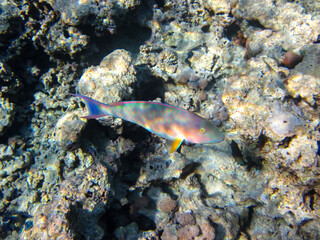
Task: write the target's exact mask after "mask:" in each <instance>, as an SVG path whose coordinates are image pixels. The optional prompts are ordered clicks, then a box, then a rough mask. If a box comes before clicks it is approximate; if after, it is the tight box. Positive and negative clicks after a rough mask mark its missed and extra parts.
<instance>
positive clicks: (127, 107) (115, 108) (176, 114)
mask: <svg viewBox="0 0 320 240" xmlns="http://www.w3.org/2000/svg"><path fill="white" fill-rule="evenodd" d="M71 95H73V96H76V97H79V98H82V100H83V101H84V102H85V104H86V106H87V109H88V111H89V115H88V116H85V117H83V118H86V119H91V118H100V117H103V116H106V115H111V116H113V117H118V118H122V119H123V120H126V121H129V122H132V123H135V124H138V125H140V126H141V127H143V128H145V129H147V130H148V131H150V132H151V133H154V134H156V135H158V136H160V137H163V138H166V139H169V140H171V141H173V143H172V145H171V148H170V153H173V152H174V151H176V150H177V149H178V148H179V147H180V145H181V143H182V142H183V141H187V142H191V143H218V142H221V141H223V140H224V135H223V134H222V133H221V132H220V131H219V130H218V128H217V127H215V126H214V125H213V123H212V122H211V121H209V120H207V119H204V118H202V117H200V116H199V115H197V114H195V113H192V112H189V111H187V110H185V109H182V108H179V107H175V106H171V105H168V104H164V103H157V102H148V101H127V102H116V103H111V104H104V103H101V102H98V101H96V100H94V99H92V98H89V97H86V96H83V95H79V94H71Z"/></svg>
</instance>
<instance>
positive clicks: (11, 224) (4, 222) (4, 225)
mask: <svg viewBox="0 0 320 240" xmlns="http://www.w3.org/2000/svg"><path fill="white" fill-rule="evenodd" d="M29 217H31V216H30V215H29V214H28V213H26V212H15V211H7V212H4V213H1V214H0V239H4V238H6V237H8V236H10V235H12V234H11V233H12V232H14V231H17V232H21V231H22V230H23V229H25V230H26V231H27V230H29V229H30V228H31V227H32V225H33V223H32V221H26V219H27V218H29Z"/></svg>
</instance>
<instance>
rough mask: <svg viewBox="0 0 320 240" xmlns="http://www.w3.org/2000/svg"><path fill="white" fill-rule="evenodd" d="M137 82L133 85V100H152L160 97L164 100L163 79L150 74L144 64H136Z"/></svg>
mask: <svg viewBox="0 0 320 240" xmlns="http://www.w3.org/2000/svg"><path fill="white" fill-rule="evenodd" d="M135 68H136V72H137V74H136V77H137V84H136V86H135V89H134V90H135V92H134V95H135V100H144V101H148V100H154V99H156V98H160V99H161V101H162V102H163V101H164V93H165V83H164V80H163V79H161V78H159V77H155V76H153V75H152V73H151V71H150V69H149V68H148V66H146V65H136V66H135Z"/></svg>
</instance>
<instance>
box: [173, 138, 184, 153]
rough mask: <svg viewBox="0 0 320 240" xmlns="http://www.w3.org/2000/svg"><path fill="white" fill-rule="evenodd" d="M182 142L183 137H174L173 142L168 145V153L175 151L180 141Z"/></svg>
mask: <svg viewBox="0 0 320 240" xmlns="http://www.w3.org/2000/svg"><path fill="white" fill-rule="evenodd" d="M182 142H183V139H178V138H177V139H175V140H174V141H173V143H172V144H171V147H170V153H173V152H175V151H176V150H177V149H178V148H179V147H180V145H181V143H182Z"/></svg>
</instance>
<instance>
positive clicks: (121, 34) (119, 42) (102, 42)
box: [77, 1, 153, 65]
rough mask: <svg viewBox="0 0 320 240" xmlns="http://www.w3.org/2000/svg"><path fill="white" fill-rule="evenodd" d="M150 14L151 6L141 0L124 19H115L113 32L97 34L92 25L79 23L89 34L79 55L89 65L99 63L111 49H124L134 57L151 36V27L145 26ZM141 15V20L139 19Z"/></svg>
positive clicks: (84, 31)
mask: <svg viewBox="0 0 320 240" xmlns="http://www.w3.org/2000/svg"><path fill="white" fill-rule="evenodd" d="M152 15H153V11H152V6H150V4H148V2H146V1H142V2H141V4H140V5H139V6H138V7H137V8H136V9H134V10H132V11H130V12H128V13H127V14H126V16H125V18H124V19H122V20H118V21H116V25H117V26H119V27H118V28H117V29H116V32H115V34H111V33H110V32H106V31H105V32H101V33H99V36H97V34H96V33H95V30H94V29H93V27H92V26H90V25H89V24H83V23H82V24H80V25H79V26H78V28H79V29H80V31H81V32H82V33H84V34H86V35H88V36H90V42H89V44H88V46H87V50H85V52H84V53H82V54H81V57H82V58H83V56H85V55H86V56H87V57H86V58H87V59H86V60H87V61H88V62H89V63H90V65H99V63H100V62H101V60H102V59H103V58H104V57H105V56H106V55H108V54H109V53H111V52H112V51H114V50H116V49H125V50H127V51H129V52H130V53H131V54H132V57H133V59H135V58H136V57H137V55H138V54H139V52H140V46H141V45H142V44H143V43H144V42H145V41H146V40H148V39H149V38H150V37H151V29H150V28H148V27H146V23H147V22H148V21H149V20H151V19H152ZM142 16H143V18H144V19H143V20H141V17H142ZM86 22H90V21H86ZM79 57H80V56H79ZM77 61H80V59H77ZM81 61H83V59H81Z"/></svg>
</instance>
